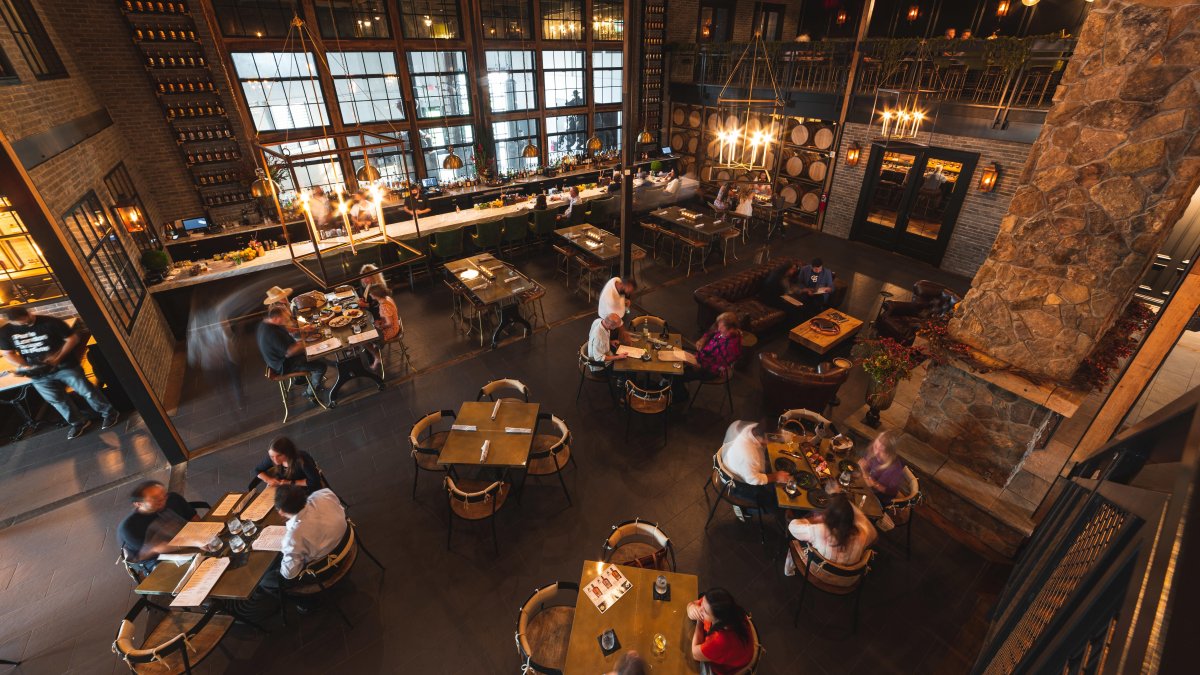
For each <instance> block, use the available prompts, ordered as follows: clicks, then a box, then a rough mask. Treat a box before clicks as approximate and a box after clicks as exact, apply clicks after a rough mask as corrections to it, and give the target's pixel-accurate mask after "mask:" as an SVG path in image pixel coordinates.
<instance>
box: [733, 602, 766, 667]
mask: <svg viewBox="0 0 1200 675" xmlns="http://www.w3.org/2000/svg"><path fill="white" fill-rule="evenodd" d="M746 623H747V624H749V625H750V644H751V646H752V647H753V648H754V655H753V656H751V657H750V663H747V664H746V667H745V668H742V669H741V670H739V671H737V672H736V673H734V675H753V673H755V672H757V671H758V662H759V661H760V660H761V659H762V655H763V652H765V651H766V650H765V649H763V646H762V641H761V640H759V638H758V627H757V626H755V625H754V618H753V617H751V616H750V615H749V614H747V615H746Z"/></svg>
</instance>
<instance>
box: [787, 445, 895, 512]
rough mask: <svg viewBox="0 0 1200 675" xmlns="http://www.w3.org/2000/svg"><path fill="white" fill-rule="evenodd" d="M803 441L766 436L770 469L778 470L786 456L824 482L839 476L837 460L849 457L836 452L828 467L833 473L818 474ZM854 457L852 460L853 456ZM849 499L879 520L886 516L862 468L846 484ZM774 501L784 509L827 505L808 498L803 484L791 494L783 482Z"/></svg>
mask: <svg viewBox="0 0 1200 675" xmlns="http://www.w3.org/2000/svg"><path fill="white" fill-rule="evenodd" d="M800 446H801V443H800V441H798V440H792V441H789V442H782V441H777V440H771V439H768V440H767V460H768V462H769V463H770V466H771V471H776V470H777V469H776V468H775V466H776V462H777V461H778V460H780V459H785V460H788V461H790V462H792V463H793V464H795V465H796V469H797V470H800V471H807V472H809V473H811V474H813V475H815V476H816V477H817V479H818V480H819V481H821V483H822V484H824V482H825V481H826V480H829V479H834V480H836V479H837V477H838V474H839V472H838V470H837V462H838V461H841V460H846V459H847V458H846V457H845V456H844V455H843V454H840V453H834V461H833V463H832V466H830V467H829V471H830V475H828V476H826V475H823V474H818V473H817V472H816V471H815V470H814V469H813V467H812V463H811V462H809V461H808V458H807V457H805V454H804V451H803V449H802V448H801V447H800ZM850 461H853V460H850ZM845 491H846V492H847V494H848V496H849V497H850V500H851V501H852V502H853V503H854V505H855V506H857V507H858V508H859V509H860V510H861V511H862V512H863V515H865V516H866V517H867V518H869V519H871V520H873V521H874V520H878V519H880V518H882V517H883V505H882V504H881V503H880V502H879V498H878V497H876V496H875V493H874V492H873V491H872V490H871V488H870V487H869V486H867V483H866V481H865V480H864V478H863V475H862V471H855V472H854V474H853V475H852V476H851V479H850V485H849V487H847V488H845ZM775 501H776V503H777V504H779V508H781V509H792V510H797V511H822V510H824V508H825V507H824V506H817V505H815V504H813V503H812V502H811V501H809V498H808V490H805V489H804V488H800V489H799V490H797V491H796V494H795V495H794V496H793V495H789V494H788V493H787V490H786V489H784V485H783V483H776V484H775Z"/></svg>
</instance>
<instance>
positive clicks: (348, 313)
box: [342, 309, 363, 319]
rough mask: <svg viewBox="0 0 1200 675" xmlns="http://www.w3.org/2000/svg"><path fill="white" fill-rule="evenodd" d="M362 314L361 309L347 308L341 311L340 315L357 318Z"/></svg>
mask: <svg viewBox="0 0 1200 675" xmlns="http://www.w3.org/2000/svg"><path fill="white" fill-rule="evenodd" d="M362 315H363V311H362V310H361V309H347V310H346V311H344V312H342V316H344V317H348V318H351V319H357V318H359V317H360V316H362Z"/></svg>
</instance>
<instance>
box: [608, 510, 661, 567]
mask: <svg viewBox="0 0 1200 675" xmlns="http://www.w3.org/2000/svg"><path fill="white" fill-rule="evenodd" d="M600 560H601V561H602V562H610V563H614V564H617V565H630V566H632V567H641V568H644V569H652V570H660V571H663V572H674V571H675V547H674V546H672V545H671V539H670V538H669V537H667V533H666V532H663V531H662V529H660V528H659V527H658V523H648V522H645V521H643V520H641V519H639V518H634V519H633V520H627V521H625V522H623V523H621V524H619V525H613V528H612V534H610V535H608V539H605V540H604V545H603V546H602V547H601V549H600Z"/></svg>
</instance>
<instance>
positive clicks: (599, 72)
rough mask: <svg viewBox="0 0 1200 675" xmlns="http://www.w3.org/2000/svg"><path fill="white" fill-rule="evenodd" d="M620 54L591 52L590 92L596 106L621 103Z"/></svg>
mask: <svg viewBox="0 0 1200 675" xmlns="http://www.w3.org/2000/svg"><path fill="white" fill-rule="evenodd" d="M622 56H623V55H622V54H621V52H592V91H593V94H592V95H593V96H594V97H595V99H596V104H597V105H599V104H601V103H620V102H621V58H622Z"/></svg>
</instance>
